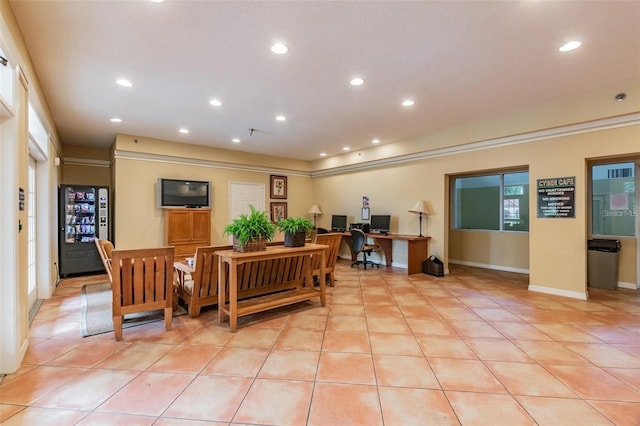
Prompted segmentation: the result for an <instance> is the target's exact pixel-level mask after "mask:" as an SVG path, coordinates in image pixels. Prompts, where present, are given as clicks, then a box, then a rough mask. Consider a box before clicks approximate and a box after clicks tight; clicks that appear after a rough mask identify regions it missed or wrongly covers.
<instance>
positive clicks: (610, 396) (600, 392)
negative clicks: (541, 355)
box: [545, 365, 640, 420]
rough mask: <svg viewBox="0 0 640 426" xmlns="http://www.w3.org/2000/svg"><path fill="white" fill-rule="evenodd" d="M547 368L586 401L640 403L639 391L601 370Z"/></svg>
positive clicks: (569, 366)
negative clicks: (595, 384)
mask: <svg viewBox="0 0 640 426" xmlns="http://www.w3.org/2000/svg"><path fill="white" fill-rule="evenodd" d="M545 368H546V369H547V370H548V371H549V372H550V373H551V374H553V375H554V376H556V377H557V378H558V379H560V380H562V381H563V382H564V383H565V384H566V385H567V386H568V387H569V388H571V389H573V390H574V391H575V392H576V393H577V394H578V395H580V396H581V397H582V398H584V399H600V400H608V401H628V402H640V393H639V392H638V391H636V390H635V389H633V388H632V387H631V386H629V385H627V384H626V383H624V382H622V381H620V380H618V379H617V378H616V377H614V376H612V375H611V374H609V373H608V372H606V371H605V370H603V369H601V368H598V367H586V366H571V365H546V366H545ZM636 371H637V372H640V370H636ZM594 383H597V384H598V385H597V386H594ZM638 420H640V419H638Z"/></svg>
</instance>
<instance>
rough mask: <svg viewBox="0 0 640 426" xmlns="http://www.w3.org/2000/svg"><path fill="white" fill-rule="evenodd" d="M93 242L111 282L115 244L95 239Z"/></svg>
mask: <svg viewBox="0 0 640 426" xmlns="http://www.w3.org/2000/svg"><path fill="white" fill-rule="evenodd" d="M93 242H94V243H95V244H96V250H97V251H98V255H99V256H100V260H102V265H104V270H105V271H106V272H107V274H108V275H109V281H111V252H113V250H114V247H113V243H112V242H111V241H109V240H101V239H98V238H94V240H93Z"/></svg>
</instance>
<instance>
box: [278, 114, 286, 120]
mask: <svg viewBox="0 0 640 426" xmlns="http://www.w3.org/2000/svg"><path fill="white" fill-rule="evenodd" d="M286 119H287V117H285V116H284V115H277V116H276V120H278V121H285V120H286Z"/></svg>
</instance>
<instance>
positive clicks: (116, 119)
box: [109, 117, 122, 123]
mask: <svg viewBox="0 0 640 426" xmlns="http://www.w3.org/2000/svg"><path fill="white" fill-rule="evenodd" d="M109 121H111V122H112V123H122V118H118V117H113V118H112V119H111V120H109Z"/></svg>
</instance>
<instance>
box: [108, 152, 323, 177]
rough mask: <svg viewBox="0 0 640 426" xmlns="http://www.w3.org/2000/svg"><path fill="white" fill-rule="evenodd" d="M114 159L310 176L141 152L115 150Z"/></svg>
mask: <svg viewBox="0 0 640 426" xmlns="http://www.w3.org/2000/svg"><path fill="white" fill-rule="evenodd" d="M113 158H114V159H126V160H141V161H151V162H156V163H169V164H182V165H187V166H194V165H195V166H202V167H211V168H216V169H229V170H240V171H245V172H259V173H269V174H286V175H294V176H305V177H309V176H311V173H310V172H303V171H300V170H292V169H278V168H274V167H264V166H251V165H248V164H236V163H227V162H224V161H213V160H203V159H201V158H190V157H176V156H173V155H161V154H147V153H143V152H133V151H123V150H116V151H115V152H114V155H113Z"/></svg>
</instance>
